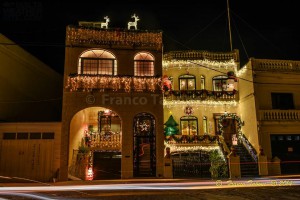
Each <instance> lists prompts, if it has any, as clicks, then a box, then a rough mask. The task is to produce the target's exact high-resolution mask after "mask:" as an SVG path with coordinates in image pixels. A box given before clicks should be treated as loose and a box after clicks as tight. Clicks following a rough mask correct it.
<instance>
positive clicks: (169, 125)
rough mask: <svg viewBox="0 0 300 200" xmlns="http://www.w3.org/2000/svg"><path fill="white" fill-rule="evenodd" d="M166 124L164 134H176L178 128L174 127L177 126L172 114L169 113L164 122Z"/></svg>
mask: <svg viewBox="0 0 300 200" xmlns="http://www.w3.org/2000/svg"><path fill="white" fill-rule="evenodd" d="M164 125H165V126H166V127H165V129H164V132H165V135H166V136H170V135H176V134H177V133H178V132H179V129H178V128H177V127H176V126H178V124H177V122H175V120H174V118H173V116H172V115H171V116H170V117H169V119H168V121H167V122H166V123H164Z"/></svg>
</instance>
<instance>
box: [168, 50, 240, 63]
mask: <svg viewBox="0 0 300 200" xmlns="http://www.w3.org/2000/svg"><path fill="white" fill-rule="evenodd" d="M174 59H175V60H205V59H206V60H214V61H228V60H234V61H236V62H238V60H239V55H238V51H232V52H208V51H172V52H170V53H166V54H165V55H164V60H174Z"/></svg>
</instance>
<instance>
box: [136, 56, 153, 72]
mask: <svg viewBox="0 0 300 200" xmlns="http://www.w3.org/2000/svg"><path fill="white" fill-rule="evenodd" d="M134 75H135V76H154V57H153V56H152V55H151V54H150V53H147V52H140V53H137V54H136V55H135V56H134Z"/></svg>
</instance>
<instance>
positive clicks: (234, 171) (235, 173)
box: [228, 146, 241, 179]
mask: <svg viewBox="0 0 300 200" xmlns="http://www.w3.org/2000/svg"><path fill="white" fill-rule="evenodd" d="M228 164H229V175H230V179H236V178H241V166H240V156H238V155H237V154H236V151H235V149H234V147H233V146H232V147H231V152H230V154H229V155H228Z"/></svg>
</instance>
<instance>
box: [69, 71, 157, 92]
mask: <svg viewBox="0 0 300 200" xmlns="http://www.w3.org/2000/svg"><path fill="white" fill-rule="evenodd" d="M65 88H66V89H67V90H69V91H70V92H75V91H83V92H90V91H99V92H153V93H154V92H159V93H160V92H161V91H162V88H161V77H137V76H135V77H130V76H105V75H70V76H69V77H68V80H67V85H66V86H65Z"/></svg>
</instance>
